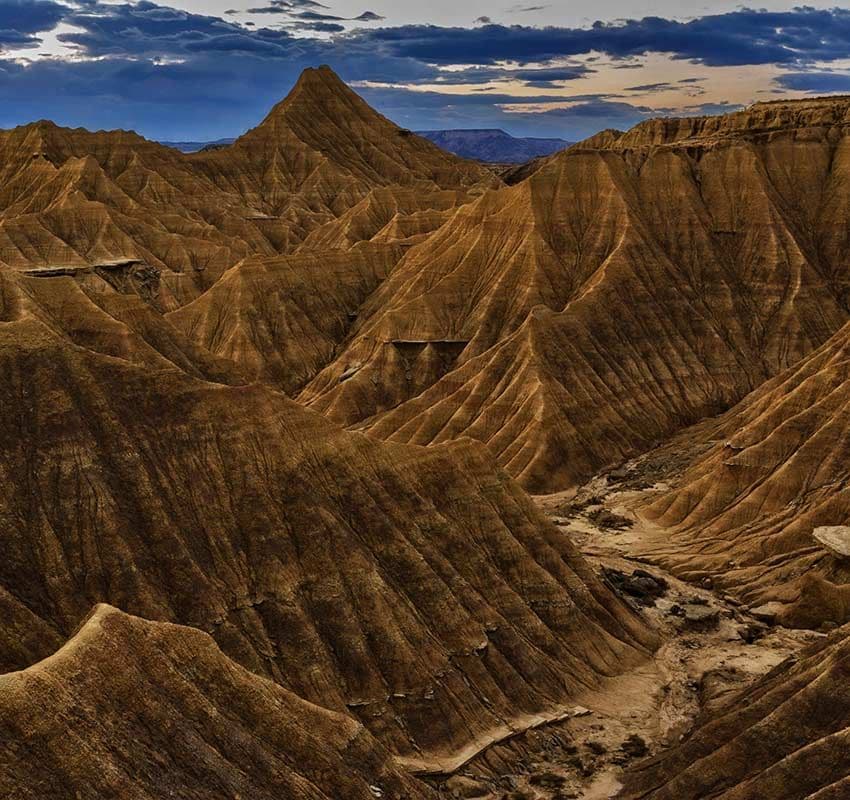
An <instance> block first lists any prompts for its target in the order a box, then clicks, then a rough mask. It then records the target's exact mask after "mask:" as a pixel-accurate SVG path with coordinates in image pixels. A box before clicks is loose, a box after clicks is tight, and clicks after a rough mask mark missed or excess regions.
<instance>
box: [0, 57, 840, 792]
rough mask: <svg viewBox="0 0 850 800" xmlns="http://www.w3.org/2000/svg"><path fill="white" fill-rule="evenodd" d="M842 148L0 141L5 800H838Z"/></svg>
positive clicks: (382, 137)
mask: <svg viewBox="0 0 850 800" xmlns="http://www.w3.org/2000/svg"><path fill="white" fill-rule="evenodd" d="M848 132H850V99H848V98H832V99H828V98H827V99H816V100H805V101H786V102H776V103H762V104H757V105H754V106H752V107H750V108H749V109H747V110H745V111H742V112H738V113H734V114H729V115H725V116H720V117H704V118H689V119H682V120H671V119H659V120H652V121H648V122H645V123H642V124H641V125H639V126H637V127H636V128H634V129H632V130H631V131H628V132H625V133H623V132H619V131H603V132H601V133H599V134H597V135H596V136H594V137H593V138H591V139H588V140H586V141H585V142H582V143H579V144H578V145H574V146H572V147H570V148H569V149H567V150H565V151H563V152H559V153H557V154H555V155H553V156H550V157H547V158H545V159H542V160H540V161H535V162H533V163H531V164H527V165H524V166H521V167H519V168H517V169H516V170H513V171H512V172H511V173H510V175H508V174H507V173H502V175H503V177H504V180H503V178H501V177H499V176H497V175H496V174H495V173H494V172H493V171H491V170H490V169H488V168H485V167H484V166H482V165H481V164H479V163H476V162H471V161H466V160H464V159H461V158H458V157H456V156H453V155H450V154H448V153H446V152H444V151H442V150H440V149H439V148H438V147H437V146H435V145H434V144H432V143H431V142H429V141H426V140H425V139H423V138H420V137H419V136H417V135H416V134H414V133H411V132H410V131H408V130H405V129H402V128H399V127H398V126H396V125H394V124H393V123H392V122H390V121H389V120H387V119H385V118H384V117H382V116H381V115H380V114H378V113H377V112H375V111H374V110H372V109H371V108H370V107H369V106H368V105H367V104H366V103H365V102H364V101H363V100H362V99H361V98H360V97H359V96H358V95H357V94H356V93H355V92H354V91H352V90H351V89H350V88H349V87H347V86H346V85H345V84H344V83H343V82H342V81H341V80H340V79H339V78H338V77H337V76H336V75H335V74H334V73H333V72H332V71H331V70H330V69H328V68H327V67H321V68H318V69H309V70H307V71H305V72H304V74H303V75H302V76H301V78H300V80H299V81H298V82H297V84H296V85H295V86H294V88H293V89H292V90H291V92H290V93H289V95H288V96H287V97H286V98H285V99H284V100H283V101H282V102H281V103H279V104H278V105H277V106H275V107H274V108H273V109H272V110H271V112H270V113H269V114H268V116H267V117H266V118H265V119H264V120H263V121H262V122H261V123H260V124H259V125H258V126H257V127H256V128H255V129H253V130H251V131H250V132H248V133H247V134H245V135H244V136H242V137H241V138H239V139H237V140H236V141H234V142H233V143H232V144H226V145H223V146H221V147H216V148H214V149H209V150H205V151H202V152H198V153H191V154H187V153H182V152H180V151H178V150H176V149H173V148H170V147H167V146H164V145H161V144H156V143H153V142H149V141H146V140H145V139H143V138H141V137H139V136H137V135H136V134H134V133H131V132H121V131H112V132H102V131H101V132H89V131H85V130H82V129H80V130H66V129H62V128H59V127H57V126H55V125H53V124H52V123H48V122H39V123H35V124H32V125H28V126H25V127H21V128H16V129H14V130H10V131H3V132H0V412H2V413H0V794H2V795H3V796H4V797H6V796H8V797H10V798H22V799H24V800H43V799H45V798H50V800H53V799H54V798H56V799H57V800H66V798H67V800H99V799H100V798H134V799H135V798H139V799H140V800H141V799H142V798H145V799H148V798H149V799H150V800H154V798H156V799H157V800H158V799H159V798H163V797H171V796H173V797H186V798H198V799H199V800H200V798H204V800H206V799H207V798H209V800H213V798H215V800H219V798H241V799H242V800H245V798H248V797H251V798H254V797H256V798H266V797H268V798H272V797H275V798H285V799H286V800H289V799H290V798H291V800H300V799H301V798H316V799H317V800H319V799H320V798H328V799H329V798H356V799H358V800H359V799H360V798H363V800H366V799H367V798H376V799H377V800H380V798H398V799H399V800H401V798H412V799H413V800H420V799H421V800H425V799H426V798H428V800H436V799H437V798H461V797H467V798H468V797H480V798H487V799H488V800H565V798H574V799H580V800H592V799H593V800H600V798H610V797H613V796H614V795H615V794H616V793H617V792H618V791H619V790H620V789H621V788H622V786H621V783H622V782H623V781H625V782H626V789H625V792H626V794H625V795H624V796H625V797H629V798H638V797H646V798H647V799H648V800H649V799H650V798H651V799H652V800H656V799H657V800H661V799H662V798H668V797H669V798H673V797H677V798H679V797H682V798H688V797H692V798H693V800H698V799H699V800H702V799H703V798H705V799H706V800H707V798H710V797H716V798H723V799H724V800H727V799H728V800H732V798H736V799H737V800H743V798H750V797H752V798H756V797H759V798H766V800H786V798H790V797H794V798H800V799H801V800H802V798H806V797H811V798H814V797H817V798H819V800H821V799H823V800H826V798H830V799H831V798H836V800H837V798H839V797H842V796H843V795H842V791H844V793H845V794H846V787H845V786H844V784H843V783H842V781H845V782H846V777H845V775H844V772H846V770H844V772H842V768H841V766H840V764H843V761H842V760H841V759H840V758H839V756H838V755H836V754H838V753H839V752H840V748H839V745H840V744H841V742H842V741H843V739H842V738H841V737H842V736H844V733H843V731H844V730H845V729H846V728H847V725H846V721H847V720H846V716H847V715H846V713H845V709H844V703H843V700H842V699H841V698H842V697H843V695H842V691H841V680H842V679H843V677H844V673H845V672H846V665H845V662H846V660H847V653H846V651H847V641H846V638H847V637H846V630H844V629H842V630H841V631H835V630H834V629H835V628H836V627H837V626H839V625H841V624H844V623H846V622H848V621H850V566H848V565H850V518H848V515H850V505H848V501H847V497H846V495H847V491H846V490H847V482H848V480H850V474H848V467H847V464H848V456H850V447H848V441H850V440H848V436H847V430H848V424H850V411H848V400H850V390H848V387H850V381H849V380H848V375H850V271H848V268H847V255H846V254H847V251H848V248H850V225H848V219H850V137H848V135H847V134H848ZM805 648H809V649H805ZM788 658H791V659H797V660H796V661H795V662H793V663H792V662H791V661H786V659H788ZM781 662H785V664H786V666H785V667H783V668H781V669H774V668H776V667H777V665H779V664H780V663H781ZM771 670H773V671H771ZM765 676H766V677H765ZM844 694H846V692H844ZM730 697H734V698H736V699H734V700H733V701H731V705H727V701H728V700H729V698H730ZM825 698H826V699H825ZM828 698H833V699H834V700H833V701H832V702H828ZM683 737H684V738H683ZM730 743H731V744H730ZM733 751H734V752H733ZM768 751H769V752H768ZM644 756H650V760H649V761H648V762H647V763H646V764H644V765H643V766H640V765H636V763H635V762H637V761H638V759H641V758H643V757H644ZM627 767H631V768H632V769H631V770H630V772H629V775H630V776H631V777H629V778H628V779H627V778H626V777H625V776H624V772H625V771H626V768H627ZM727 767H728V768H727ZM782 786H787V787H789V789H788V791H789V792H790V794H786V795H783V794H782V791H784V790H782V789H780V788H777V787H782Z"/></svg>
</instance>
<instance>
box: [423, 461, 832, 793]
mask: <svg viewBox="0 0 850 800" xmlns="http://www.w3.org/2000/svg"><path fill="white" fill-rule="evenodd" d="M654 490H657V489H656V488H648V489H642V490H639V491H645V492H651V491H654ZM635 497H636V491H635V490H631V491H621V490H619V488H618V486H617V485H616V484H615V485H613V486H612V485H609V483H608V480H607V479H606V478H604V477H603V478H596V479H594V481H592V482H591V483H590V484H588V485H587V486H586V487H583V489H581V490H580V491H579V492H577V493H576V492H569V493H561V494H555V495H546V496H541V497H538V498H536V500H537V502H538V504H539V505H540V507H541V508H542V509H543V510H544V511H545V512H546V513H547V514H548V515H549V516H550V517H551V518H552V520H553V521H554V522H555V524H556V525H558V526H559V527H560V528H561V529H562V530H563V531H564V535H565V536H569V537H570V538H571V539H572V540H573V541H574V542H575V543H576V544H577V545H578V547H579V548H580V549H581V550H582V552H583V553H584V555H585V557H586V558H587V559H588V560H589V561H590V562H591V563H592V564H593V565H594V566H595V567H596V569H597V570H598V571H599V572H600V574H601V575H603V577H605V579H606V580H608V581H609V582H610V583H611V584H612V585H613V586H614V587H615V588H616V590H617V591H618V592H619V593H620V594H621V595H622V596H623V597H624V598H625V599H626V600H627V602H629V603H631V604H633V606H634V607H635V608H636V609H639V611H640V613H642V614H644V615H645V616H646V617H647V618H648V619H649V620H650V621H651V622H652V624H653V625H654V626H655V627H656V628H657V629H658V630H659V631H660V633H661V635H662V638H663V641H662V644H661V646H660V648H659V649H658V651H657V652H656V653H655V655H654V656H653V658H651V659H650V660H648V661H647V662H645V663H644V664H642V665H641V666H639V667H638V668H637V669H634V670H632V671H630V672H628V673H626V674H624V675H621V676H618V677H616V678H612V679H609V680H607V681H605V682H604V684H603V685H602V686H601V687H600V688H599V689H597V690H595V691H593V692H588V693H587V694H585V695H583V696H579V697H577V698H576V699H575V706H576V707H575V709H573V714H572V716H571V717H570V718H569V719H568V720H565V721H563V722H559V723H556V724H553V725H548V726H544V727H540V728H537V729H534V730H530V731H528V732H526V733H524V734H522V735H520V736H517V737H515V738H513V739H511V740H510V741H508V742H505V743H503V744H500V745H496V746H493V747H491V748H489V749H488V750H486V751H484V752H483V753H481V754H480V755H479V756H477V757H476V758H475V759H474V760H473V761H471V762H470V763H469V764H467V765H465V766H464V767H463V768H462V769H461V770H459V771H458V772H457V773H455V774H454V775H452V776H451V777H449V778H447V779H442V780H433V781H432V782H433V784H434V785H435V786H436V787H438V788H439V789H440V790H441V792H442V794H443V795H444V796H445V797H467V798H472V797H478V798H482V799H486V800H566V798H571V799H574V800H606V799H607V798H612V797H615V796H616V794H617V792H618V791H619V789H620V788H621V784H620V777H621V776H622V773H623V771H624V769H626V768H627V767H628V766H629V764H631V763H634V762H635V761H637V760H639V759H640V758H643V757H645V756H646V755H648V754H651V753H655V752H657V751H659V750H660V749H662V748H664V747H665V746H667V745H669V744H672V743H673V742H675V741H677V740H678V739H679V738H680V737H681V736H682V735H683V734H684V733H685V732H686V731H687V730H688V729H689V728H690V727H691V725H692V724H693V720H694V719H695V717H696V716H697V714H699V712H700V711H701V710H703V709H705V708H707V707H710V706H712V705H714V704H717V703H719V702H722V701H723V700H724V698H726V697H728V696H729V695H730V694H731V693H733V692H736V691H738V690H740V689H741V688H743V687H744V686H745V685H746V684H747V683H749V682H751V681H753V680H755V679H756V678H758V677H760V676H761V675H763V674H764V673H766V672H768V671H769V670H770V669H772V668H773V667H774V666H776V665H777V664H779V663H780V662H782V661H783V660H784V659H786V658H788V657H790V656H793V655H794V654H795V653H796V652H797V651H799V650H800V649H801V648H802V647H803V646H804V645H805V644H808V643H809V642H811V641H813V640H814V639H816V638H818V637H819V636H821V635H823V634H819V633H815V632H812V631H802V630H787V629H784V628H781V627H775V626H773V625H771V624H769V623H768V622H765V621H764V620H760V619H756V618H755V617H753V616H752V615H751V614H750V613H749V612H748V611H747V610H746V609H745V608H743V607H741V606H740V605H739V604H737V603H735V601H733V600H732V599H730V598H727V597H725V596H721V595H719V594H718V593H716V592H714V591H713V590H712V589H711V588H710V587H695V586H692V585H690V584H687V583H684V582H682V581H680V580H678V579H676V578H675V577H673V576H672V575H670V574H669V573H667V572H665V571H664V570H662V569H659V568H657V567H655V566H647V565H645V564H643V563H641V561H640V559H639V557H637V556H635V555H634V554H636V553H640V552H641V545H642V542H644V541H646V542H649V541H651V540H653V539H656V540H657V537H658V535H659V531H658V529H657V528H654V527H653V526H651V525H648V524H647V523H645V522H643V521H641V520H639V519H636V518H635V517H634V515H633V514H632V513H631V512H630V511H629V506H630V505H631V501H633V500H634V499H635Z"/></svg>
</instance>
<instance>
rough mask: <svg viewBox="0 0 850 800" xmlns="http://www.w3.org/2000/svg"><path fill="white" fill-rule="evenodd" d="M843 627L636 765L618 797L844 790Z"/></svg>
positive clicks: (813, 796) (753, 799)
mask: <svg viewBox="0 0 850 800" xmlns="http://www.w3.org/2000/svg"><path fill="white" fill-rule="evenodd" d="M848 680H850V631H848V630H847V629H846V628H844V629H842V630H841V631H839V632H836V633H835V634H833V635H832V636H831V637H830V639H829V640H827V641H824V642H821V643H819V644H818V645H817V647H816V648H814V649H810V650H809V651H807V652H804V653H803V655H802V656H801V658H800V659H799V661H797V659H792V660H791V661H790V663H789V662H786V663H783V664H782V665H780V666H779V667H777V668H776V669H775V670H773V671H772V672H771V673H769V674H768V675H767V676H766V677H765V678H763V679H762V680H760V681H759V682H758V683H756V684H755V685H754V686H752V687H750V688H749V689H746V690H744V692H742V693H741V694H740V695H738V696H737V697H735V698H733V699H732V700H731V701H730V702H729V704H728V705H726V706H725V707H723V708H721V709H719V710H718V711H716V712H714V713H711V714H709V715H708V716H707V717H705V718H703V719H702V720H701V721H699V722H698V724H697V726H696V728H695V729H694V731H693V732H692V733H690V734H689V735H688V736H687V737H686V738H685V740H684V741H683V742H682V743H681V744H680V745H678V746H676V747H674V748H673V749H672V750H670V751H667V752H664V753H661V754H660V755H659V756H656V757H654V758H652V759H650V760H648V761H646V762H644V763H643V764H642V765H640V766H639V767H638V768H636V769H635V770H633V772H632V774H631V775H630V776H628V778H627V780H626V789H625V790H624V791H623V792H622V793H621V794H620V795H618V797H619V798H620V800H707V798H711V800H843V798H846V797H848V795H850V769H848V764H847V747H848V744H850V702H848V700H849V699H850V694H848V692H847V682H848Z"/></svg>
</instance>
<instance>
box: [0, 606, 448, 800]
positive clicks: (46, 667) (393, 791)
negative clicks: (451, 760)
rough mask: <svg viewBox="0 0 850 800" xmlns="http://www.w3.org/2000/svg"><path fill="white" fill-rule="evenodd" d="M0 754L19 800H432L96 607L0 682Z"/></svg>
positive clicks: (284, 696)
mask: <svg viewBox="0 0 850 800" xmlns="http://www.w3.org/2000/svg"><path fill="white" fill-rule="evenodd" d="M0 741H2V745H0V793H2V794H3V796H4V797H8V798H12V797H14V798H20V799H21V800H23V799H24V798H31V799H32V800H44V798H48V797H49V798H52V800H59V799H60V798H66V797H67V798H86V799H88V798H92V799H93V798H98V800H104V799H105V798H121V800H160V799H161V798H164V797H180V798H186V800H189V798H193V799H194V798H197V800H200V799H201V798H214V797H215V798H223V797H228V798H230V797H246V798H247V797H250V798H252V799H253V798H255V799H256V800H272V798H274V800H332V798H342V797H345V798H352V800H355V799H357V800H374V797H375V796H376V795H375V789H374V788H372V787H375V788H376V789H377V790H379V791H380V792H381V793H382V796H383V797H386V798H394V800H407V799H408V798H410V799H411V800H420V798H421V800H424V798H430V797H432V792H431V791H430V790H429V789H428V788H427V787H425V786H423V785H420V784H418V783H417V782H416V781H414V780H413V779H411V778H409V777H406V776H404V775H402V774H400V773H399V772H398V771H397V769H396V768H395V767H394V766H393V764H392V762H391V760H390V758H389V756H388V754H387V753H386V751H385V750H384V749H383V748H382V747H381V746H380V745H379V744H378V743H377V742H376V741H375V740H374V739H373V738H372V737H371V736H370V735H369V734H368V733H367V732H366V730H365V729H364V728H363V727H362V726H361V725H359V724H358V723H356V722H355V721H354V720H352V719H351V718H350V717H347V716H345V715H343V714H337V713H334V712H331V711H328V710H326V709H323V708H319V707H318V706H315V705H312V704H310V703H307V702H305V701H303V700H301V699H300V698H298V697H296V696H295V695H293V694H291V693H290V692H288V691H286V690H285V689H281V688H280V687H279V686H276V685H275V684H273V683H271V682H270V681H267V680H265V679H263V678H259V677H257V676H256V675H254V674H252V673H250V672H248V671H247V670H245V669H244V668H242V667H240V666H237V665H236V664H235V663H234V662H232V661H231V660H230V659H228V658H227V657H226V656H225V655H224V654H223V653H222V652H221V651H220V650H219V649H218V647H216V645H215V643H214V642H213V640H212V639H211V638H210V637H209V636H208V635H206V634H204V633H201V632H200V631H197V630H194V629H192V628H184V627H180V626H176V625H169V624H167V623H155V622H147V621H145V620H142V619H139V618H138V617H131V616H129V615H127V614H123V613H121V612H120V611H117V610H116V609H114V608H111V607H110V606H106V605H100V606H98V607H97V608H95V609H94V611H93V612H92V613H91V614H90V615H89V616H88V617H87V618H86V620H85V622H84V624H83V625H82V627H81V628H80V630H78V631H77V632H76V633H75V634H74V636H73V637H72V638H71V639H70V640H69V641H68V642H67V643H66V644H65V645H64V646H63V647H62V648H61V649H60V650H59V651H58V652H56V653H54V654H53V655H51V656H49V657H47V658H46V659H45V660H44V661H40V662H39V663H37V664H34V665H33V666H31V667H29V668H28V669H26V670H24V671H22V672H13V673H9V674H6V675H0Z"/></svg>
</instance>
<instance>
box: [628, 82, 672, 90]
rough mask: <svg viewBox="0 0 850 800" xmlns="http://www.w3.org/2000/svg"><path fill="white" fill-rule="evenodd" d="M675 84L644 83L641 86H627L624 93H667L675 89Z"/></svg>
mask: <svg viewBox="0 0 850 800" xmlns="http://www.w3.org/2000/svg"><path fill="white" fill-rule="evenodd" d="M675 88H676V86H675V84H672V83H644V84H641V85H640V86H627V87H626V88H625V89H624V90H623V91H626V92H666V91H667V90H668V89H675Z"/></svg>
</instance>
